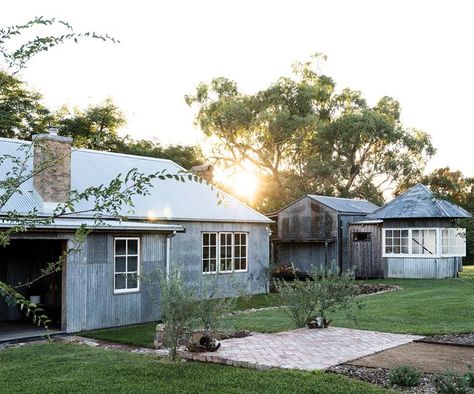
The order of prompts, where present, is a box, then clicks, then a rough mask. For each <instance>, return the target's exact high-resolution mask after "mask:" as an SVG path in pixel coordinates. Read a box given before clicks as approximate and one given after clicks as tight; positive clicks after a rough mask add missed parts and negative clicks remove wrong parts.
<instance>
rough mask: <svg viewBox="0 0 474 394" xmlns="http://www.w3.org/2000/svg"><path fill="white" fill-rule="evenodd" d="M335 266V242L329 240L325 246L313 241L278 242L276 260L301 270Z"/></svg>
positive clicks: (306, 270)
mask: <svg viewBox="0 0 474 394" xmlns="http://www.w3.org/2000/svg"><path fill="white" fill-rule="evenodd" d="M326 257H327V266H328V267H333V266H336V267H337V243H336V242H329V243H328V246H327V256H326V246H325V244H324V242H323V243H315V242H287V243H285V242H281V243H278V262H279V263H280V264H293V265H294V266H295V267H297V268H299V269H300V270H301V271H305V272H309V271H311V270H312V269H314V268H318V269H324V268H328V267H325V265H326Z"/></svg>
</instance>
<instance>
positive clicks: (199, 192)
mask: <svg viewBox="0 0 474 394" xmlns="http://www.w3.org/2000/svg"><path fill="white" fill-rule="evenodd" d="M29 146H31V142H27V141H19V140H12V139H7V138H0V156H3V155H5V154H10V155H15V156H18V155H25V153H24V149H25V148H26V149H27V148H28V147H29ZM22 149H23V150H22ZM27 165H28V168H29V169H30V170H31V168H32V160H31V158H30V160H28V163H27ZM133 168H136V169H137V171H138V172H140V173H143V174H152V173H156V172H158V171H161V170H165V171H166V173H167V174H172V175H174V174H179V173H180V171H184V168H182V167H180V166H179V165H177V164H176V163H174V162H172V161H170V160H164V159H155V158H149V157H142V156H132V155H126V154H119V153H110V152H102V151H94V150H89V149H73V150H72V153H71V188H72V189H73V190H77V191H79V192H80V191H83V190H84V189H86V188H87V187H90V186H100V185H107V184H109V182H110V181H111V180H112V179H113V178H115V177H116V176H117V175H118V174H119V173H121V174H126V173H127V172H128V171H130V170H131V169H133ZM9 170H11V166H10V167H9V166H8V161H7V162H5V163H4V164H2V166H1V168H0V178H1V177H5V173H6V172H7V171H9ZM153 186H154V187H152V188H151V189H150V195H148V196H136V197H134V199H133V203H134V205H135V207H134V208H130V207H124V209H123V210H122V212H120V214H121V215H123V216H125V217H129V218H132V219H147V218H153V219H156V220H167V221H168V220H169V221H173V220H189V221H220V222H253V223H271V220H270V219H268V218H267V217H266V216H264V215H262V214H260V213H259V212H257V211H255V210H254V209H252V208H250V207H248V206H246V205H245V204H243V203H242V202H240V201H238V200H237V199H236V198H234V197H232V196H230V195H228V194H226V193H223V192H220V193H221V196H224V201H223V203H222V204H220V205H219V204H218V201H219V197H218V195H217V192H216V189H214V190H212V189H211V187H210V186H209V185H207V184H205V183H198V182H194V181H186V182H184V183H183V182H180V181H176V180H174V179H169V180H165V181H160V180H156V181H153ZM21 191H22V193H16V194H15V195H14V196H13V197H12V198H11V199H10V200H9V202H8V203H7V205H6V206H5V207H4V209H3V211H12V210H16V211H18V212H29V211H31V210H32V209H34V208H36V209H37V210H38V211H39V212H40V213H42V212H43V205H42V202H41V199H40V198H39V196H38V195H37V194H36V192H35V191H34V190H33V181H32V180H29V181H28V182H26V183H25V184H24V185H23V186H22V190H21ZM89 207H90V205H89V204H88V203H87V202H81V203H79V204H77V205H76V207H75V208H76V210H84V209H88V208H89ZM43 213H45V214H47V212H43Z"/></svg>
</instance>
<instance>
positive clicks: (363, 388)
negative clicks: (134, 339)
mask: <svg viewBox="0 0 474 394" xmlns="http://www.w3.org/2000/svg"><path fill="white" fill-rule="evenodd" d="M0 387H3V388H6V387H8V392H9V393H24V392H28V393H45V392H47V393H66V392H67V393H78V392H87V393H132V392H133V393H181V392H185V393H203V392H205V393H239V394H240V393H242V392H244V393H260V394H265V393H271V394H278V393H291V392H292V393H327V392H330V393H333V394H337V393H341V394H342V393H361V394H362V393H388V391H386V390H383V389H381V388H378V387H375V386H372V385H369V384H367V383H363V382H359V381H355V380H351V379H348V378H346V377H344V376H340V375H334V374H325V373H322V372H299V371H283V370H271V371H257V370H250V369H243V368H234V367H225V366H220V365H213V364H201V363H192V362H176V363H171V362H168V361H162V360H158V359H156V358H154V357H151V356H146V355H140V354H132V353H125V352H118V351H110V350H109V351H107V350H102V349H93V348H89V347H85V346H79V345H71V344H69V345H68V344H59V343H50V344H38V345H30V346H24V347H20V348H11V349H7V350H4V351H2V352H0Z"/></svg>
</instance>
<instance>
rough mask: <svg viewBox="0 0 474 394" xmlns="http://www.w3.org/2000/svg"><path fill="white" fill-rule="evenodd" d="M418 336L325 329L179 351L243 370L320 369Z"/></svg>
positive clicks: (232, 341) (264, 336) (287, 332)
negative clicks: (209, 350)
mask: <svg viewBox="0 0 474 394" xmlns="http://www.w3.org/2000/svg"><path fill="white" fill-rule="evenodd" d="M421 338H422V337H420V336H415V335H404V334H389V333H384V332H374V331H362V330H352V329H349V328H338V327H329V328H326V329H313V330H310V329H307V328H301V329H297V330H291V331H285V332H280V333H277V334H253V335H251V336H249V337H246V338H234V339H228V340H225V341H222V346H221V348H220V349H219V350H218V351H217V352H214V353H188V352H183V353H182V354H181V355H182V356H183V357H184V358H187V359H190V360H197V361H205V362H212V363H218V364H226V365H234V366H240V367H247V368H257V369H268V368H294V369H303V370H312V369H324V368H328V367H331V366H334V365H337V364H341V363H344V362H347V361H350V360H354V359H356V358H359V357H362V356H367V355H369V354H373V353H376V352H380V351H382V350H385V349H389V348H392V347H395V346H399V345H403V344H405V343H410V342H412V341H413V340H415V339H421Z"/></svg>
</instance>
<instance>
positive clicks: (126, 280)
mask: <svg viewBox="0 0 474 394" xmlns="http://www.w3.org/2000/svg"><path fill="white" fill-rule="evenodd" d="M139 272H140V239H139V238H115V248H114V292H115V293H126V292H129V291H137V290H138V289H139V278H138V275H139Z"/></svg>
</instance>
